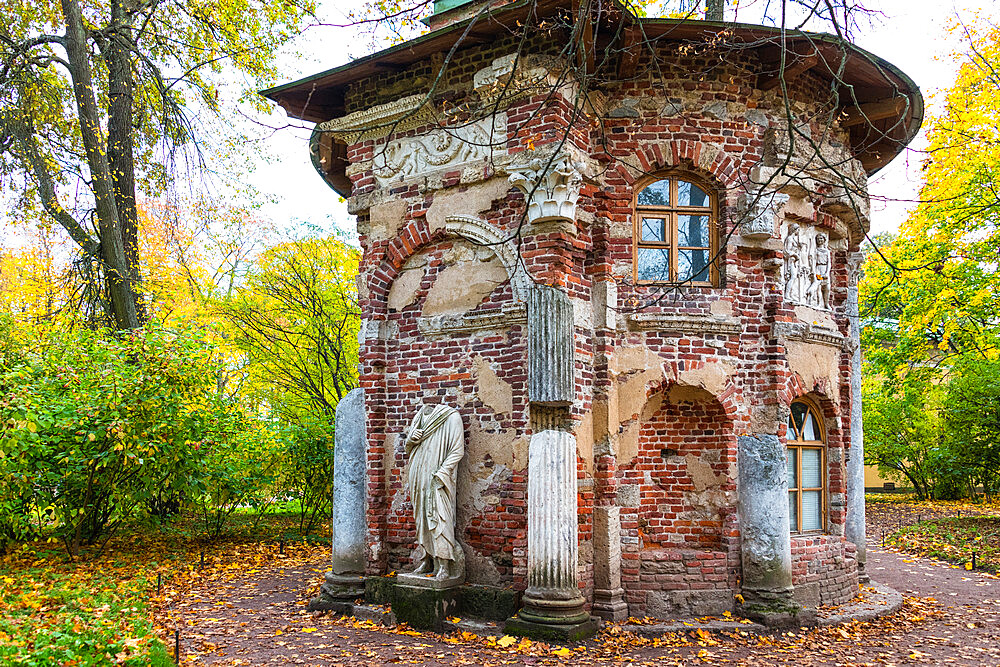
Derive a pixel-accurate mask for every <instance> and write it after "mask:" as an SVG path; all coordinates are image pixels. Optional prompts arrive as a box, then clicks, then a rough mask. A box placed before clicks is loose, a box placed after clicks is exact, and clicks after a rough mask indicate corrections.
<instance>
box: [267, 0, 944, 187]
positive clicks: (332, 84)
mask: <svg viewBox="0 0 1000 667" xmlns="http://www.w3.org/2000/svg"><path fill="white" fill-rule="evenodd" d="M565 4H566V3H565V2H564V1H563V0H518V1H516V2H513V3H509V4H506V5H502V6H500V7H495V8H492V9H489V10H486V11H484V12H483V13H482V14H481V15H479V16H476V17H472V18H468V19H465V20H462V21H458V22H455V23H453V24H451V25H448V26H445V27H443V28H441V29H438V30H435V31H433V32H430V33H427V34H425V35H421V36H419V37H417V38H415V39H412V40H409V41H407V42H404V43H402V44H397V45H395V46H392V47H390V48H388V49H384V50H382V51H379V52H377V53H373V54H371V55H368V56H364V57H362V58H358V59H356V60H353V61H351V62H349V63H345V64H344V65H340V66H338V67H334V68H332V69H329V70H325V71H323V72H319V73H317V74H313V75H311V76H308V77H305V78H302V79H299V80H297V81H292V82H289V83H286V84H282V85H280V86H274V87H272V88H268V89H266V90H263V91H261V94H262V95H264V96H265V97H267V98H269V99H271V100H274V101H275V102H277V103H278V104H280V105H281V106H282V107H283V108H284V109H285V110H286V112H287V113H288V114H289V115H290V116H293V117H296V118H300V119H302V120H306V121H310V122H317V123H318V122H322V121H325V120H329V119H330V118H334V117H336V116H339V115H343V114H344V113H345V112H346V111H345V109H344V108H343V103H344V93H345V91H346V88H347V86H348V85H350V84H351V83H353V82H355V81H359V80H362V79H364V78H367V77H370V76H374V75H376V74H378V73H380V72H382V71H384V67H385V66H389V67H392V68H399V67H405V66H409V65H412V64H414V63H416V62H419V61H420V60H422V59H424V58H427V57H428V56H429V55H430V54H433V53H439V52H442V51H447V50H450V49H451V48H453V47H454V46H455V45H456V44H458V43H459V42H460V40H461V39H462V38H463V36H466V37H469V35H470V33H474V34H473V35H472V36H473V37H475V38H476V39H481V38H482V35H483V33H484V32H489V31H491V30H492V31H498V30H499V29H501V28H503V27H506V26H509V25H514V24H515V22H516V21H518V20H521V19H523V18H525V17H526V16H527V15H528V14H529V13H531V12H535V13H536V14H537V15H538V16H547V15H549V14H551V13H553V12H555V11H558V10H560V9H565ZM615 4H616V5H617V7H618V8H619V10H620V11H623V12H624V11H626V10H625V9H624V7H623V6H622V5H620V4H618V3H615ZM627 16H630V17H631V15H627ZM632 19H633V20H635V21H638V23H639V24H640V27H641V30H642V31H643V32H644V33H645V35H646V37H647V38H653V39H661V38H666V39H669V40H671V41H674V40H676V41H686V40H691V41H697V42H704V41H705V40H706V39H708V38H719V37H722V38H723V39H724V40H726V42H728V43H732V44H743V45H746V46H747V47H750V48H756V47H759V48H767V47H771V48H773V47H774V45H775V41H774V40H775V38H782V39H783V40H784V42H785V44H786V45H792V44H803V43H805V44H809V45H812V46H814V47H815V48H816V49H817V50H819V51H820V52H821V53H822V54H823V58H824V67H818V68H817V69H818V71H820V72H823V71H824V69H825V74H826V75H827V76H831V77H832V76H833V75H834V73H833V72H832V71H831V68H830V63H835V62H838V60H837V58H836V57H837V55H838V53H843V54H844V55H845V56H846V57H847V58H848V62H847V63H846V66H845V67H844V76H843V77H842V81H843V83H844V84H845V86H846V87H847V88H848V89H850V88H851V87H854V88H856V89H857V90H868V91H871V90H884V91H885V96H886V97H890V96H893V95H896V94H903V95H906V97H907V98H908V99H909V104H908V105H907V106H908V108H907V109H906V110H905V111H904V112H903V115H902V116H900V117H896V118H894V119H890V121H888V122H886V123H883V124H882V126H880V127H876V128H875V134H876V135H878V132H879V131H880V130H881V129H883V128H884V127H886V126H889V127H891V126H892V125H893V124H898V123H900V122H902V123H903V125H904V127H903V128H902V132H895V134H897V135H899V136H894V137H891V138H888V139H886V138H885V137H884V136H883V140H882V141H881V142H880V143H877V142H876V141H875V140H872V141H870V142H869V145H868V146H867V147H866V148H862V149H861V152H862V153H870V154H873V155H874V156H872V155H869V159H868V160H867V162H866V167H867V170H868V172H869V173H870V174H871V173H874V172H876V171H877V170H878V169H880V168H881V167H883V166H885V164H888V162H889V161H890V160H891V159H892V158H893V157H895V155H896V154H898V153H899V152H900V151H902V149H903V147H904V146H905V145H906V144H907V143H909V142H910V141H911V140H912V139H913V138H914V137H915V136H916V134H917V132H918V131H919V129H920V125H921V123H922V121H923V115H924V102H923V97H922V95H921V94H920V90H919V88H918V86H917V85H916V83H915V82H914V81H913V80H912V79H911V78H910V77H909V76H907V75H906V74H905V73H904V72H903V71H902V70H900V69H899V68H898V67H896V66H895V65H893V64H892V63H890V62H888V61H886V60H884V59H882V58H880V57H879V56H876V55H874V54H872V53H870V52H869V51H866V50H865V49H862V48H861V47H859V46H856V45H854V44H851V43H850V42H845V41H843V40H841V39H840V38H838V37H836V36H834V35H829V34H826V33H818V32H806V31H793V30H787V31H782V30H781V28H778V27H771V26H763V25H752V24H745V23H728V22H711V21H700V20H690V19H664V18H640V19H636V18H635V17H632ZM758 42H759V44H757V43H758ZM471 45H472V42H470V46H471ZM857 101H858V102H865V101H869V100H857ZM843 102H844V104H845V105H849V104H851V103H853V101H852V100H849V99H848V100H844V101H843Z"/></svg>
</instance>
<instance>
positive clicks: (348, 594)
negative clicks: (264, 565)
mask: <svg viewBox="0 0 1000 667" xmlns="http://www.w3.org/2000/svg"><path fill="white" fill-rule="evenodd" d="M365 434H366V430H365V394H364V391H363V390H361V389H355V390H353V391H351V392H349V393H348V394H347V396H345V397H344V398H342V399H341V401H340V402H339V403H338V404H337V422H336V431H335V445H334V447H335V449H334V454H333V465H334V472H333V557H332V559H331V566H332V567H331V571H330V572H329V573H328V574H327V575H326V582H325V583H324V584H323V586H322V588H321V589H320V591H321V593H320V598H318V599H317V600H315V601H314V606H315V605H323V606H324V608H331V609H332V608H334V607H331V606H330V603H341V604H350V603H351V602H353V601H354V600H355V599H356V598H359V597H361V596H363V595H364V592H365V581H364V572H365V533H366V531H367V523H366V521H365V485H366V482H367V475H366V472H365V442H366V437H365Z"/></svg>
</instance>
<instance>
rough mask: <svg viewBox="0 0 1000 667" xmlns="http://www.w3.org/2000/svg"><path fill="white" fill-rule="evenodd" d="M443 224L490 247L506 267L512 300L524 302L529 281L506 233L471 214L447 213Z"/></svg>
mask: <svg viewBox="0 0 1000 667" xmlns="http://www.w3.org/2000/svg"><path fill="white" fill-rule="evenodd" d="M444 226H445V229H446V230H447V231H448V232H449V233H451V234H454V235H456V236H461V237H462V238H465V239H468V240H469V241H472V242H473V243H476V244H478V245H483V246H486V247H488V248H490V249H491V250H492V251H493V252H494V253H495V254H496V256H497V257H498V258H499V259H500V261H501V262H502V263H503V265H504V268H505V269H507V275H509V276H510V284H511V290H512V291H513V293H514V300H515V301H518V302H524V301H525V300H526V299H527V298H528V286H529V284H530V282H531V281H530V279H529V278H528V274H527V273H526V272H525V270H524V265H523V264H522V262H521V261H520V256H519V255H518V253H517V247H516V246H515V245H514V242H513V240H512V239H511V238H510V237H509V236H508V235H506V234H504V233H503V232H502V231H500V230H499V229H497V228H496V227H495V226H494V225H492V224H490V223H489V222H487V221H486V220H481V219H480V218H477V217H475V216H472V215H449V216H448V217H447V218H445V224H444Z"/></svg>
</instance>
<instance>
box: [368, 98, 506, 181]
mask: <svg viewBox="0 0 1000 667" xmlns="http://www.w3.org/2000/svg"><path fill="white" fill-rule="evenodd" d="M506 127H507V117H506V115H504V114H497V115H496V116H493V117H491V118H484V119H482V120H479V121H476V122H472V123H468V124H466V125H458V126H455V127H447V128H446V127H442V128H437V129H434V130H432V131H431V132H428V133H427V134H422V135H418V136H414V137H402V138H400V139H393V140H391V141H389V142H388V143H386V144H384V145H382V146H376V147H375V156H374V163H373V165H372V170H373V171H374V173H375V180H376V181H377V182H378V183H379V185H382V186H385V185H387V184H390V183H392V182H394V181H403V180H407V179H409V178H416V177H422V176H425V175H426V174H428V173H429V172H434V171H441V170H452V169H456V168H458V167H461V166H463V165H466V164H468V163H471V162H476V161H480V160H488V159H490V158H491V157H493V156H494V155H495V154H497V153H505V152H506V136H507V135H506Z"/></svg>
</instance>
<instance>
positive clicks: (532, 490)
mask: <svg viewBox="0 0 1000 667" xmlns="http://www.w3.org/2000/svg"><path fill="white" fill-rule="evenodd" d="M573 351H574V347H573V307H572V305H571V303H570V301H569V298H568V297H567V296H566V295H565V294H564V293H562V292H560V291H559V290H557V289H554V288H551V287H546V286H541V285H535V286H534V287H532V289H531V293H530V294H529V297H528V399H529V401H530V403H531V428H532V435H531V441H530V443H529V445H528V585H527V588H526V589H525V591H524V596H523V597H522V603H523V607H522V608H521V610H520V611H519V612H518V613H517V615H516V616H514V617H513V618H511V619H509V620H508V621H507V625H506V627H505V631H506V632H508V633H510V634H519V635H527V636H531V637H537V638H541V639H563V640H578V639H582V638H584V637H586V636H588V635H590V634H593V633H594V631H596V629H597V623H596V621H595V620H594V619H591V617H590V614H588V613H587V612H586V611H585V610H584V605H585V604H586V602H585V600H584V599H583V596H582V595H581V594H580V588H579V586H578V583H577V565H578V561H579V552H580V548H579V544H578V535H577V521H578V518H577V482H576V458H577V457H576V438H575V437H574V436H573V434H572V433H570V432H569V429H568V423H569V412H570V411H569V405H570V404H571V403H572V400H573V395H574V394H573V392H574V375H573V368H574V365H573V353H574V352H573Z"/></svg>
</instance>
